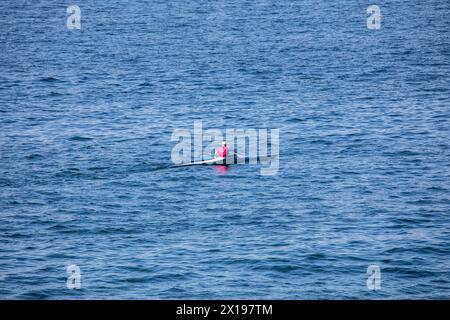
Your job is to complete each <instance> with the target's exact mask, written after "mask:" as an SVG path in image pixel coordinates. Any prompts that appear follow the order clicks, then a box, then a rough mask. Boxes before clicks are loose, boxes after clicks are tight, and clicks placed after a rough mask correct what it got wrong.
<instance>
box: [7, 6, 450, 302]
mask: <svg viewBox="0 0 450 320" xmlns="http://www.w3.org/2000/svg"><path fill="white" fill-rule="evenodd" d="M75 2H76V4H77V5H78V6H79V7H80V8H81V29H80V30H68V29H67V28H66V18H67V17H68V14H67V13H66V8H67V6H69V5H71V4H74V3H72V2H67V1H63V2H62V3H60V4H56V2H53V1H2V3H1V4H0V17H1V21H2V28H1V30H0V298H2V299H73V298H77V299H88V298H91V299H105V298H117V299H127V298H132V299H166V298H172V299H175V298H196V299H206V298H209V299H218V298H254V299H259V298H264V299H270V298H276V299H319V298H326V299H349V298H356V299H386V298H389V299H405V298H406V299H409V298H413V299H417V298H426V299H437V298H444V299H448V298H449V296H450V258H449V257H450V229H449V228H450V220H449V209H450V198H449V189H450V186H449V181H450V160H449V156H450V149H449V136H450V130H449V128H450V126H449V125H450V123H449V117H450V92H449V91H450V89H449V88H450V74H449V71H450V36H449V23H448V16H449V14H450V4H449V2H448V1H446V0H442V1H438V0H431V1H406V0H404V1H381V2H378V3H377V4H378V5H379V6H380V7H381V14H382V24H381V29H380V30H369V29H368V28H367V26H366V18H367V16H368V15H367V13H366V9H367V6H368V5H369V4H371V3H368V2H367V1H323V2H318V1H312V0H305V1H268V0H267V1H262V0H258V1H238V0H229V1H181V0H179V1H138V0H134V1H118V0H113V1H93V0H79V1H75ZM195 120H202V121H203V126H204V128H205V129H207V128H219V129H221V130H225V129H226V128H243V129H246V128H269V129H270V128H278V129H280V168H279V171H278V174H277V175H274V176H262V175H260V167H259V166H254V165H237V166H232V167H231V169H230V170H229V171H228V172H227V174H221V173H219V172H218V171H217V170H215V169H214V168H213V167H209V166H196V167H185V168H175V169H173V168H168V169H161V168H165V167H166V166H168V165H170V164H171V150H172V148H173V147H174V145H175V143H174V142H173V141H171V135H172V132H173V131H174V130H175V129H177V128H178V129H187V130H193V123H194V121H195ZM71 264H76V265H78V266H79V267H80V269H81V275H82V277H81V289H79V290H69V289H67V288H66V279H67V275H66V267H67V266H68V265H71ZM371 264H376V265H378V266H379V267H380V269H381V289H380V290H377V291H371V290H368V288H367V286H366V280H367V277H368V275H367V274H366V270H367V267H368V266H369V265H371Z"/></svg>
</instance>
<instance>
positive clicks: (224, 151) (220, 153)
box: [217, 146, 228, 158]
mask: <svg viewBox="0 0 450 320" xmlns="http://www.w3.org/2000/svg"><path fill="white" fill-rule="evenodd" d="M227 154H228V148H227V147H225V146H221V147H219V149H217V155H218V156H219V157H222V158H225V157H226V156H227Z"/></svg>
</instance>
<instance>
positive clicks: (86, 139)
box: [69, 136, 93, 141]
mask: <svg viewBox="0 0 450 320" xmlns="http://www.w3.org/2000/svg"><path fill="white" fill-rule="evenodd" d="M69 140H70V141H89V140H93V138H89V137H82V136H73V137H70V138H69Z"/></svg>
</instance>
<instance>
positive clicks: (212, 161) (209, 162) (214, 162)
mask: <svg viewBox="0 0 450 320" xmlns="http://www.w3.org/2000/svg"><path fill="white" fill-rule="evenodd" d="M224 160H225V158H223V157H217V158H214V159H209V160H203V161H197V162H191V163H182V164H179V165H177V167H185V166H195V165H203V164H204V165H220V164H222V165H223V164H225V161H224Z"/></svg>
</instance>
